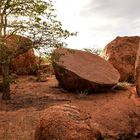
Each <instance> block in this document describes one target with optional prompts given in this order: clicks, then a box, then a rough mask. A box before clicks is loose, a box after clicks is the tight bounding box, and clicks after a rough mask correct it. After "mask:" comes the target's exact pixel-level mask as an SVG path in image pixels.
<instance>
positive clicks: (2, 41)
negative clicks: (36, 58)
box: [0, 0, 76, 99]
mask: <svg viewBox="0 0 140 140" xmlns="http://www.w3.org/2000/svg"><path fill="white" fill-rule="evenodd" d="M14 34H17V35H21V36H24V37H26V38H27V39H28V41H27V43H25V42H26V41H23V42H22V43H23V44H20V36H17V38H16V42H18V43H17V44H16V48H14V49H13V44H12V43H11V42H10V43H9V42H8V39H9V38H10V37H11V36H12V35H14ZM70 35H76V33H70V32H69V31H68V30H64V29H63V28H62V24H61V22H60V21H58V20H57V16H56V14H55V9H54V8H53V3H52V1H51V0H47V1H46V0H1V1H0V65H2V70H3V77H4V78H3V79H4V82H3V85H4V87H5V88H4V92H5V93H6V92H7V93H8V91H9V89H8V88H7V87H9V80H8V76H9V74H8V73H9V63H10V61H11V60H12V59H13V58H15V57H17V56H19V55H20V54H23V53H25V52H27V51H28V50H29V49H31V48H35V49H36V48H41V47H42V48H52V47H62V46H64V45H65V43H64V39H66V38H67V37H69V36H70ZM4 71H7V72H6V73H5V72H4ZM3 95H4V94H3ZM5 95H6V94H5ZM8 96H9V95H8ZM4 98H5V99H6V98H7V97H6V96H5V97H4ZM9 98H10V96H9Z"/></svg>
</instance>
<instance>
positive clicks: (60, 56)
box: [53, 48, 120, 92]
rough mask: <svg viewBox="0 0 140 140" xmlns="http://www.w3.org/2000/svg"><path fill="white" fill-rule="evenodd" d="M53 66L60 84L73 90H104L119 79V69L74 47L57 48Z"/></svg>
mask: <svg viewBox="0 0 140 140" xmlns="http://www.w3.org/2000/svg"><path fill="white" fill-rule="evenodd" d="M53 59H54V62H53V66H54V71H55V75H56V78H57V80H58V81H59V84H60V85H61V86H62V87H63V88H65V89H67V90H72V91H77V90H82V91H83V90H87V91H95V92H96V91H103V90H106V89H108V88H111V87H113V86H114V85H116V83H117V82H118V80H119V77H120V76H119V73H118V71H117V70H116V69H115V68H114V67H113V66H112V65H111V64H110V63H109V62H107V61H105V60H104V59H102V58H101V57H99V56H97V55H94V54H91V53H88V52H84V51H80V50H73V49H64V48H63V49H62V48H60V49H56V50H55V51H54V55H53Z"/></svg>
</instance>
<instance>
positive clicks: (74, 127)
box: [35, 104, 101, 140]
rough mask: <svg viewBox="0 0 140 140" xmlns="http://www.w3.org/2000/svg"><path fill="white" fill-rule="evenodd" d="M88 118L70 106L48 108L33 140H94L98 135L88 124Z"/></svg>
mask: <svg viewBox="0 0 140 140" xmlns="http://www.w3.org/2000/svg"><path fill="white" fill-rule="evenodd" d="M90 119H91V118H90V116H89V115H88V114H86V113H85V112H82V111H80V110H79V109H78V108H77V107H75V106H72V105H68V104H65V105H57V106H53V107H50V108H49V109H47V110H46V112H45V113H44V116H43V117H42V118H41V120H40V122H39V124H38V126H37V128H36V132H35V140H53V139H59V140H95V139H96V138H100V137H101V135H100V133H99V132H98V131H97V130H95V129H94V128H93V127H92V126H91V123H90Z"/></svg>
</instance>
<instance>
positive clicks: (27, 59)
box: [0, 35, 36, 75]
mask: <svg viewBox="0 0 140 140" xmlns="http://www.w3.org/2000/svg"><path fill="white" fill-rule="evenodd" d="M31 43H32V41H31V40H30V39H28V38H26V37H22V36H19V35H11V36H9V37H7V38H6V46H7V47H8V48H9V50H10V51H13V52H14V51H16V50H17V49H18V48H24V47H26V46H28V45H30V44H31ZM35 67H36V57H35V54H34V51H33V49H30V50H29V51H28V52H26V53H24V54H22V55H19V56H18V57H16V58H15V59H13V60H12V62H11V64H10V72H11V73H17V74H22V75H23V74H30V73H32V72H33V69H35ZM0 73H1V72H0Z"/></svg>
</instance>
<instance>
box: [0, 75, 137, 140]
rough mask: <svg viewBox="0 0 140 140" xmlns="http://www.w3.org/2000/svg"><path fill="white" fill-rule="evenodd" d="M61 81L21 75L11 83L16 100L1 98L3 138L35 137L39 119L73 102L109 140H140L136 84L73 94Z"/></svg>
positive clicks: (30, 139)
mask: <svg viewBox="0 0 140 140" xmlns="http://www.w3.org/2000/svg"><path fill="white" fill-rule="evenodd" d="M57 84H58V83H57V80H56V79H55V77H54V76H51V77H48V80H47V82H36V78H35V77H32V76H21V77H19V78H18V79H17V81H16V83H15V84H12V85H11V95H12V100H11V101H1V100H0V140H33V139H34V132H35V127H36V123H37V122H38V119H39V118H40V116H41V115H42V113H44V111H45V109H47V108H48V107H50V106H52V105H56V104H57V105H58V104H72V105H75V106H77V107H79V108H80V109H81V110H84V111H86V112H87V113H89V114H90V115H91V117H92V120H93V125H94V126H95V127H96V128H97V129H98V130H99V131H100V132H101V134H102V136H103V137H104V139H105V140H116V139H120V140H124V139H125V140H129V139H130V140H135V139H136V140H140V106H139V105H140V104H139V101H138V100H136V99H135V87H134V86H128V87H127V89H126V90H111V91H108V92H106V93H98V94H88V93H87V92H77V93H70V92H67V91H65V90H63V89H62V88H60V87H58V86H57ZM1 95H2V94H1V93H0V96H1Z"/></svg>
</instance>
